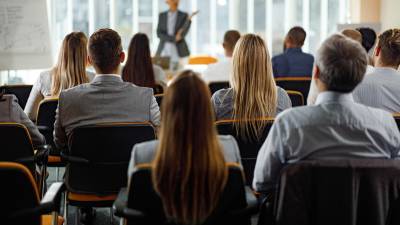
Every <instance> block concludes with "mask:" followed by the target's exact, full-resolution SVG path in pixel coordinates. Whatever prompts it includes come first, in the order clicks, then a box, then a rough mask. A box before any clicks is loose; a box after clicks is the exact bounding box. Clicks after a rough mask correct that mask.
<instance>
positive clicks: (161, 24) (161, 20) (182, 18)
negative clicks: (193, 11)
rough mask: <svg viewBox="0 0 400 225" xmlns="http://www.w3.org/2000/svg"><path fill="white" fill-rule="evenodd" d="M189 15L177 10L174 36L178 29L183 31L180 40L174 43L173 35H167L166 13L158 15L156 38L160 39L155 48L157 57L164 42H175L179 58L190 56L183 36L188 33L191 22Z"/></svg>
mask: <svg viewBox="0 0 400 225" xmlns="http://www.w3.org/2000/svg"><path fill="white" fill-rule="evenodd" d="M188 17H189V15H188V14H187V13H185V12H182V11H179V10H178V16H177V19H176V24H175V33H174V34H175V35H176V34H177V33H178V31H179V30H180V29H183V33H182V38H183V39H182V40H180V41H178V42H176V40H175V35H174V36H170V35H168V11H166V12H162V13H160V15H159V16H158V26H157V37H158V38H160V44H159V45H158V48H157V53H156V55H157V56H160V55H161V52H162V51H163V49H164V45H165V43H166V42H175V43H176V48H177V50H178V55H179V57H187V56H189V55H190V51H189V47H188V45H187V43H186V41H185V36H186V34H187V33H188V32H189V28H190V25H191V21H190V20H188Z"/></svg>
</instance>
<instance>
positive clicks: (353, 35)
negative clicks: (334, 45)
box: [341, 29, 362, 44]
mask: <svg viewBox="0 0 400 225" xmlns="http://www.w3.org/2000/svg"><path fill="white" fill-rule="evenodd" d="M341 33H342V34H343V35H344V36H346V37H348V38H350V39H353V40H354V41H357V42H358V43H360V44H361V43H362V35H361V33H360V32H359V31H357V30H354V29H345V30H342V32H341Z"/></svg>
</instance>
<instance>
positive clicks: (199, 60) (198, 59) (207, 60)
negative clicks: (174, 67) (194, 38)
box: [189, 56, 218, 65]
mask: <svg viewBox="0 0 400 225" xmlns="http://www.w3.org/2000/svg"><path fill="white" fill-rule="evenodd" d="M216 62H218V59H216V58H214V57H211V56H194V57H190V58H189V65H208V64H213V63H216Z"/></svg>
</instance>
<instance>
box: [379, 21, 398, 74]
mask: <svg viewBox="0 0 400 225" xmlns="http://www.w3.org/2000/svg"><path fill="white" fill-rule="evenodd" d="M377 47H378V48H379V49H380V60H381V63H382V64H383V65H384V66H388V67H395V68H398V67H399V65H400V29H390V30H387V31H385V32H383V33H382V34H381V35H379V37H378V44H377Z"/></svg>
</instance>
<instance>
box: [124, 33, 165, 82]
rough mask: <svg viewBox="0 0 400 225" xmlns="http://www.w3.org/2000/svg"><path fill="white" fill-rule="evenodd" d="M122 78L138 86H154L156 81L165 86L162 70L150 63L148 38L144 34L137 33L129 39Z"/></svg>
mask: <svg viewBox="0 0 400 225" xmlns="http://www.w3.org/2000/svg"><path fill="white" fill-rule="evenodd" d="M122 80H124V81H125V82H131V83H133V84H135V85H137V86H140V87H149V88H154V87H155V86H156V84H157V83H158V84H160V85H162V86H166V84H167V80H166V76H165V73H164V71H163V70H162V68H161V67H159V66H157V65H153V64H152V61H151V56H150V44H149V38H148V37H147V35H146V34H143V33H137V34H135V36H133V38H132V39H131V43H130V44H129V49H128V58H127V60H126V64H125V66H124V68H123V69H122Z"/></svg>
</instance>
